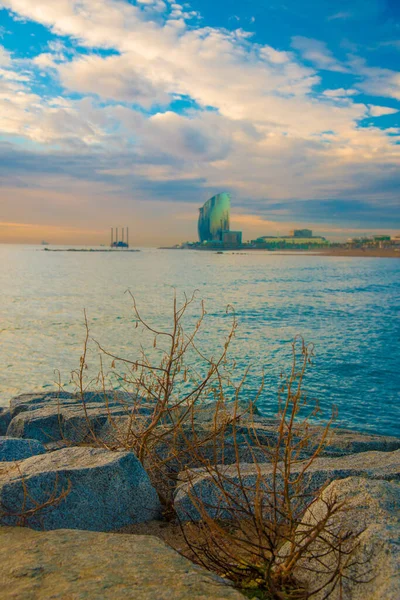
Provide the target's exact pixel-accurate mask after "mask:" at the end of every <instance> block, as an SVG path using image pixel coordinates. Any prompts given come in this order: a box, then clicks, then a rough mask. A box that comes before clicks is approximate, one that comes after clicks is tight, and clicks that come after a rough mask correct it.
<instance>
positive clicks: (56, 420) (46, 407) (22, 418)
mask: <svg viewBox="0 0 400 600" xmlns="http://www.w3.org/2000/svg"><path fill="white" fill-rule="evenodd" d="M133 402H134V401H133V399H132V397H131V396H130V395H129V394H126V393H124V392H114V391H109V392H106V393H102V392H100V393H98V392H86V393H85V394H84V402H83V401H82V398H81V397H80V396H77V395H73V394H69V393H67V392H49V393H47V394H23V395H21V396H18V397H16V398H13V399H12V400H11V402H10V408H9V411H8V412H9V417H8V418H9V419H10V423H9V425H8V428H7V435H9V436H12V437H21V438H33V439H36V440H39V441H41V442H43V443H44V444H52V445H55V444H57V443H58V442H61V443H62V442H66V443H73V444H77V443H81V442H86V443H89V444H90V443H94V442H95V438H96V437H97V434H98V432H99V430H100V429H101V428H102V427H103V426H104V425H105V424H106V423H107V422H110V421H112V419H114V418H117V417H121V416H127V415H129V414H130V412H131V409H132V406H133ZM148 412H149V408H148V407H145V406H141V408H140V413H141V414H146V413H148ZM5 418H6V417H5V416H4V419H5Z"/></svg>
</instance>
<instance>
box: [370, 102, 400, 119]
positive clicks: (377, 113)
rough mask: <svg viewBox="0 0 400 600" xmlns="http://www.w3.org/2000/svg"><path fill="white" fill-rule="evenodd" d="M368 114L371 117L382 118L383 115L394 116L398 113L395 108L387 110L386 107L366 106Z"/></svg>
mask: <svg viewBox="0 0 400 600" xmlns="http://www.w3.org/2000/svg"><path fill="white" fill-rule="evenodd" d="M368 110H369V114H370V116H371V117H382V116H384V115H394V114H396V113H397V112H399V111H398V109H397V108H389V107H388V106H375V105H372V104H369V105H368Z"/></svg>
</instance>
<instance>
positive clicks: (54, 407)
mask: <svg viewBox="0 0 400 600" xmlns="http://www.w3.org/2000/svg"><path fill="white" fill-rule="evenodd" d="M105 396H106V398H105ZM132 403H133V400H132V397H131V396H130V395H129V394H126V393H124V392H113V391H107V392H106V394H104V393H97V392H87V393H86V394H85V405H86V412H85V411H84V409H83V405H82V401H81V399H80V398H79V397H76V396H74V395H73V394H69V393H66V392H48V393H45V394H23V395H21V396H18V397H16V398H13V399H12V400H11V401H10V409H9V411H5V412H3V414H1V413H0V435H1V432H3V434H5V433H6V432H7V435H10V436H13V437H22V438H33V439H38V440H40V441H41V442H43V443H45V444H50V445H52V446H56V444H57V442H61V443H63V440H65V439H68V441H70V442H73V443H80V442H81V441H85V442H87V443H91V439H92V437H93V436H92V433H94V434H95V436H99V437H100V438H102V439H104V440H106V441H107V443H111V444H116V445H118V444H121V438H122V439H123V438H124V435H125V433H126V429H127V425H128V424H131V420H130V418H129V416H128V415H129V414H130V411H131V407H132ZM150 412H151V407H150V406H145V405H142V406H141V407H140V410H139V413H140V416H141V418H143V419H145V418H146V416H147V417H148V416H149V414H150ZM234 414H235V411H234V408H233V406H232V405H229V404H228V405H227V406H226V408H224V410H221V411H219V413H218V421H219V422H221V421H223V420H224V419H229V418H232V417H233V416H234ZM114 419H115V420H116V422H117V423H118V427H119V428H120V430H119V431H117V430H116V428H115V427H114V424H113V422H112V420H114ZM214 419H215V409H214V407H213V406H211V405H204V406H202V407H199V409H196V414H195V423H196V435H198V436H199V437H200V438H201V437H203V438H204V439H205V438H207V437H210V435H211V432H212V428H213V423H214ZM249 423H250V419H249V415H248V414H247V413H246V412H245V408H244V407H243V406H240V407H239V414H236V428H235V433H236V436H237V441H238V449H239V455H240V460H241V461H242V462H252V460H253V458H252V452H251V451H250V448H253V447H254V432H255V433H256V435H257V437H258V440H259V441H260V443H261V444H262V445H263V446H264V448H267V447H268V445H274V444H275V443H276V440H277V423H278V422H277V420H276V419H274V418H266V417H262V416H260V415H259V414H255V415H254V432H253V433H252V430H251V428H250V430H249ZM319 431H320V430H319V429H318V427H315V428H313V429H312V430H311V433H312V435H311V438H317V437H318V433H319ZM187 433H189V434H190V426H189V425H187V426H186V430H185V434H187ZM220 446H221V445H220ZM399 448H400V438H394V437H388V436H379V435H371V434H363V433H358V432H355V431H348V430H342V429H337V428H332V430H331V432H330V435H329V439H328V442H327V444H326V447H325V448H324V450H323V454H324V455H325V456H341V455H346V454H351V453H355V452H366V451H373V450H374V451H393V450H396V449H399ZM311 451H312V447H310V448H309V450H308V451H307V452H308V453H309V452H311ZM307 452H305V454H307ZM262 454H263V453H262V452H260V451H257V452H256V455H257V460H260V459H261V458H262ZM203 455H204V458H206V459H210V460H214V459H216V460H217V461H218V462H224V463H225V464H232V463H234V462H236V451H235V443H234V436H233V431H232V426H228V428H227V430H226V437H225V443H224V450H222V449H221V447H220V448H219V449H218V452H217V454H216V455H215V448H214V443H213V441H212V440H210V442H209V443H208V444H205V445H204V447H203ZM187 465H188V466H190V467H196V466H200V465H199V463H198V464H196V463H195V461H194V460H191V459H190V458H189V457H188V463H187Z"/></svg>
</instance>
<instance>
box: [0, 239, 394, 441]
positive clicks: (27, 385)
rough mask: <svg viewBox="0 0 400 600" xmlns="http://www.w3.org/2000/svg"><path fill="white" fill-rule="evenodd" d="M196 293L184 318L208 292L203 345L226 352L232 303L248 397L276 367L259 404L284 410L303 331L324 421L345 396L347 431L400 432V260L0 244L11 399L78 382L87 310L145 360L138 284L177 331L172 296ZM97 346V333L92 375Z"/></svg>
mask: <svg viewBox="0 0 400 600" xmlns="http://www.w3.org/2000/svg"><path fill="white" fill-rule="evenodd" d="M54 248H56V247H54ZM50 249H52V247H50ZM57 249H60V247H57ZM194 291H196V296H195V298H196V299H195V301H194V303H193V304H192V305H191V306H190V308H189V309H188V312H187V319H186V323H185V326H187V331H188V332H189V331H190V328H191V327H193V325H194V324H195V322H196V320H197V318H198V316H199V314H200V311H201V301H204V306H205V310H206V314H205V317H204V321H203V324H202V329H201V331H200V334H199V341H198V344H199V347H200V349H201V352H202V353H203V354H204V355H206V356H209V357H211V356H214V357H215V356H217V355H218V353H219V352H221V350H222V349H223V345H224V343H225V340H226V336H227V334H228V332H229V328H230V326H231V320H232V314H233V311H234V313H235V315H236V319H237V323H238V327H237V331H236V336H235V339H234V340H233V342H232V344H231V346H230V348H229V356H230V359H231V360H232V362H233V361H234V362H235V363H236V371H235V373H236V375H235V377H240V374H241V373H244V371H245V370H246V369H248V375H247V380H246V384H245V386H244V388H243V394H244V395H245V396H247V397H248V398H254V396H255V395H256V393H257V390H258V389H259V386H260V381H261V377H262V374H264V388H263V390H262V392H261V394H260V397H259V400H258V408H259V410H260V412H262V413H263V414H266V415H273V414H275V413H276V411H277V407H278V388H279V385H280V381H281V375H282V374H285V373H288V372H289V371H290V368H291V352H292V341H293V340H294V339H295V338H296V336H301V337H302V338H303V339H304V340H305V342H306V343H307V344H313V347H314V355H315V356H314V358H313V361H312V362H313V364H312V365H310V367H309V369H308V371H307V376H306V378H305V383H304V387H305V390H306V392H307V395H308V398H309V399H310V401H311V402H313V401H314V399H317V400H318V402H319V405H320V407H321V418H328V416H329V414H330V411H331V409H332V406H335V407H337V411H338V416H337V420H336V423H337V425H338V426H340V427H346V428H350V429H355V430H359V431H364V432H370V433H378V434H385V435H400V425H399V423H400V418H399V417H400V360H399V359H400V345H399V341H400V261H399V260H396V259H390V258H356V257H329V256H321V255H308V254H304V253H295V252H294V253H275V252H263V251H259V252H251V251H248V252H245V251H243V252H234V251H229V252H224V253H222V254H220V253H217V252H212V251H210V252H203V251H190V250H185V251H181V250H159V249H155V248H154V249H152V248H141V249H140V252H124V251H114V252H49V251H45V249H44V247H41V246H29V245H25V246H23V245H20V246H19V245H0V294H1V304H0V364H1V370H0V406H6V405H7V404H8V402H9V400H10V399H11V398H12V397H13V396H16V395H18V394H22V393H25V392H45V391H48V390H50V389H54V388H55V387H56V386H57V385H58V384H59V383H61V385H62V386H64V387H65V389H72V387H71V386H72V384H71V373H72V372H73V371H74V370H75V369H77V368H78V367H79V360H80V356H81V354H82V348H83V343H84V339H85V316H84V315H85V314H86V317H87V322H88V326H89V330H90V339H91V340H92V338H93V339H94V340H96V341H97V342H99V343H100V344H101V346H102V347H103V348H105V349H106V350H107V351H109V352H110V353H115V354H116V355H117V356H123V357H125V358H127V359H129V360H134V359H135V358H137V356H138V352H139V351H140V346H141V345H143V346H144V347H145V349H148V352H149V353H150V354H151V352H152V350H151V348H152V343H151V340H150V339H149V338H148V336H145V334H144V333H143V332H142V329H141V327H138V328H137V327H136V325H135V323H136V319H135V315H134V313H133V310H132V297H131V295H130V294H132V295H133V296H134V298H135V301H136V303H137V307H138V309H139V310H140V312H141V314H142V316H143V318H144V319H146V320H147V322H148V323H149V324H150V325H152V326H153V327H154V328H155V329H160V330H163V331H169V330H170V329H171V326H172V313H173V302H174V295H176V298H177V302H178V303H179V302H182V301H183V299H184V294H186V295H187V296H188V297H190V296H191V295H192V293H193V292H194ZM227 306H229V307H230V308H229V309H228V310H227ZM143 336H144V337H143ZM147 345H148V348H147ZM98 355H99V351H98V346H97V345H96V344H95V343H94V342H92V341H90V349H89V357H88V366H89V376H90V373H93V374H95V373H96V372H97V371H96V369H98V364H99V363H98V360H99V356H98ZM191 360H193V358H192V359H191ZM199 360H200V359H199ZM199 368H200V369H201V367H199ZM116 385H118V383H116ZM244 399H246V398H244Z"/></svg>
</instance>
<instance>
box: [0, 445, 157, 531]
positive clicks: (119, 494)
mask: <svg viewBox="0 0 400 600" xmlns="http://www.w3.org/2000/svg"><path fill="white" fill-rule="evenodd" d="M69 487H70V492H69V493H68V494H67V496H66V497H65V498H64V499H62V500H61V501H60V502H58V503H56V504H55V505H50V506H47V507H45V508H43V509H42V510H40V511H39V512H38V513H37V514H34V515H33V516H31V517H30V518H29V519H28V520H27V524H28V525H29V526H30V527H32V528H34V529H40V528H43V529H45V530H50V529H61V528H68V529H88V530H93V531H113V530H116V529H119V528H121V527H124V526H126V525H129V524H131V523H138V522H143V521H147V520H151V519H156V518H158V517H160V514H161V506H160V502H159V500H158V496H157V493H156V491H155V490H154V488H153V487H152V485H151V483H150V480H149V477H148V475H147V473H146V472H145V471H144V469H143V467H142V465H141V464H140V462H139V460H138V459H137V458H136V456H135V455H134V454H133V453H132V452H110V451H108V450H104V449H101V448H87V447H79V448H78V447H72V448H65V449H62V450H57V451H55V452H50V453H47V454H43V455H41V456H33V457H32V458H28V459H26V460H24V461H22V462H20V463H18V464H17V463H2V465H0V504H1V507H2V509H3V518H2V521H3V522H4V523H6V524H10V525H16V524H20V521H19V519H18V517H17V516H13V515H15V513H17V514H18V513H20V512H21V510H22V507H24V510H25V512H26V510H27V509H31V508H33V507H34V505H35V503H36V505H39V506H40V505H43V504H45V503H46V502H48V501H49V499H50V498H51V496H52V495H54V496H55V497H59V496H60V494H61V492H62V491H63V490H67V489H68V488H69ZM24 490H26V491H27V493H28V496H27V495H26V492H25V491H24ZM7 515H8V516H7Z"/></svg>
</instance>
